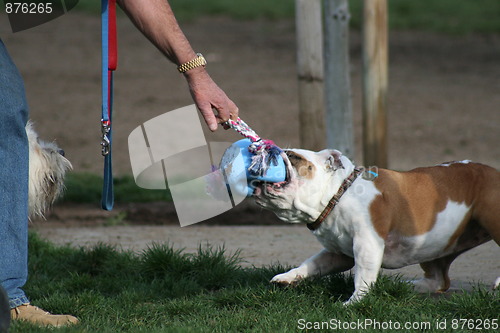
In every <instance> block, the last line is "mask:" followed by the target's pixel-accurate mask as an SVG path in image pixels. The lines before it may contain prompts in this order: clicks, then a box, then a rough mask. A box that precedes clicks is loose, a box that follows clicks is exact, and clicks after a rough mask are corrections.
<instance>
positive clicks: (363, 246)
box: [344, 235, 384, 305]
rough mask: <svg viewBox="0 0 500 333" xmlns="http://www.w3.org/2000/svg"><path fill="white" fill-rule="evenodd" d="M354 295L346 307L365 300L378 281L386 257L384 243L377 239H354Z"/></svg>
mask: <svg viewBox="0 0 500 333" xmlns="http://www.w3.org/2000/svg"><path fill="white" fill-rule="evenodd" d="M353 250H354V261H355V265H354V293H353V294H352V296H351V298H349V300H348V301H347V302H345V303H344V304H345V305H349V304H351V303H353V302H356V301H359V300H360V299H361V298H363V297H364V296H365V295H366V293H367V292H368V290H369V289H370V287H371V285H372V284H373V283H375V281H377V277H378V273H379V271H380V267H381V266H382V258H383V256H384V242H383V240H382V239H380V238H379V239H377V237H367V236H366V235H365V236H359V237H354V242H353Z"/></svg>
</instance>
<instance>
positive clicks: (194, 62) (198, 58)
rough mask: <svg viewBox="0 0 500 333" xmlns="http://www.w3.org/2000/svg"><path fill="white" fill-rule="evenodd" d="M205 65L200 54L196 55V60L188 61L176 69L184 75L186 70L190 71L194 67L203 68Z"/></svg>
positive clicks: (205, 62)
mask: <svg viewBox="0 0 500 333" xmlns="http://www.w3.org/2000/svg"><path fill="white" fill-rule="evenodd" d="M206 64H207V61H206V60H205V57H203V55H202V54H201V53H196V58H194V59H193V60H191V61H188V62H186V63H183V64H182V65H180V66H179V67H177V70H178V71H179V72H180V73H186V72H187V71H188V70H191V69H193V68H196V67H200V66H205V65H206Z"/></svg>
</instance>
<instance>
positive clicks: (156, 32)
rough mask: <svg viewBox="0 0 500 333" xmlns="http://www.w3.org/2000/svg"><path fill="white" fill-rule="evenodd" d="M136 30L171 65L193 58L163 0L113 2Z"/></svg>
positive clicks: (190, 49)
mask: <svg viewBox="0 0 500 333" xmlns="http://www.w3.org/2000/svg"><path fill="white" fill-rule="evenodd" d="M117 3H118V4H119V5H120V7H121V8H122V9H123V10H124V11H125V13H127V15H128V16H129V17H130V19H131V20H132V22H133V23H134V24H135V25H136V26H137V28H138V29H139V30H140V31H141V32H142V33H143V34H144V35H145V36H146V37H147V38H148V39H149V40H150V41H151V42H152V43H153V44H154V45H155V46H156V47H157V48H158V49H159V50H160V51H161V52H162V53H163V54H164V55H165V56H166V57H167V58H168V59H170V61H172V62H173V63H175V64H177V65H180V64H183V63H185V62H188V61H190V60H192V59H194V58H195V57H196V53H195V52H194V51H193V48H192V47H191V45H190V44H189V41H188V40H187V38H186V36H185V35H184V33H183V32H182V30H181V29H180V27H179V24H178V23H177V20H176V19H175V16H174V13H173V12H172V9H171V8H170V5H169V4H168V2H167V0H117Z"/></svg>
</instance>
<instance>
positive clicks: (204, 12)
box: [78, 0, 500, 35]
mask: <svg viewBox="0 0 500 333" xmlns="http://www.w3.org/2000/svg"><path fill="white" fill-rule="evenodd" d="M170 4H171V5H172V8H173V9H174V12H175V14H176V16H177V18H178V19H179V20H180V21H187V20H193V19H196V18H198V17H201V16H213V15H222V16H229V17H233V18H236V19H245V20H253V19H256V18H267V19H292V18H293V17H294V15H295V1H294V0H273V1H269V0H238V1H234V0H210V1H207V0H170ZM362 4H363V0H350V1H349V6H350V11H351V18H352V19H351V25H352V27H354V28H356V29H359V28H360V26H361V17H362V14H361V12H362ZM99 6H100V5H99V2H98V1H96V0H93V1H88V0H85V1H83V0H82V1H80V2H79V4H78V8H80V10H84V11H90V12H92V13H97V12H98V11H99ZM388 7H389V25H390V28H391V29H395V30H423V31H432V32H439V33H446V34H454V35H463V34H468V33H482V34H492V33H500V20H499V19H498V18H499V17H500V1H498V0H481V1H474V0H388Z"/></svg>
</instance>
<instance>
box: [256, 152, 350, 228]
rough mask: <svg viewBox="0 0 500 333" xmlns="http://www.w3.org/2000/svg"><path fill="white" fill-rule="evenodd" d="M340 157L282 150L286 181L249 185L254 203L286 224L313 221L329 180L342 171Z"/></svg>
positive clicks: (331, 153)
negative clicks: (253, 188) (272, 212)
mask: <svg viewBox="0 0 500 333" xmlns="http://www.w3.org/2000/svg"><path fill="white" fill-rule="evenodd" d="M341 156H342V154H341V153H340V152H339V151H337V150H322V151H320V152H312V151H309V150H302V149H290V150H286V151H285V153H284V154H282V157H283V160H284V161H285V164H286V167H287V177H286V180H285V181H284V182H280V183H264V182H256V183H253V184H252V185H253V186H255V191H254V194H253V195H254V198H255V201H256V203H257V204H259V205H260V206H262V207H264V208H266V209H270V210H272V211H274V212H275V213H276V215H278V217H279V218H280V219H282V220H284V221H286V222H289V223H304V222H312V221H314V220H315V219H316V217H317V214H318V209H319V208H318V205H321V202H322V199H323V197H324V195H325V193H326V192H327V189H328V187H330V186H331V179H332V177H334V176H335V173H336V171H337V170H338V169H343V168H344V167H343V165H342V162H341V159H340V158H341Z"/></svg>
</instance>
